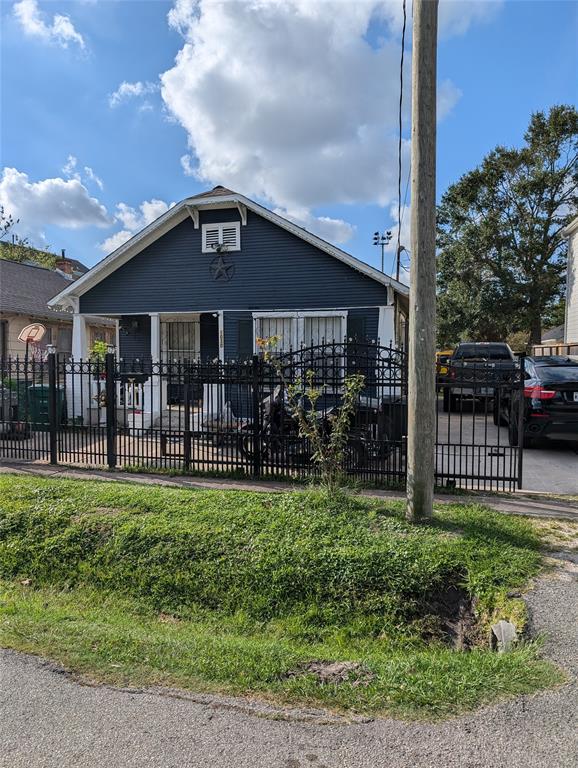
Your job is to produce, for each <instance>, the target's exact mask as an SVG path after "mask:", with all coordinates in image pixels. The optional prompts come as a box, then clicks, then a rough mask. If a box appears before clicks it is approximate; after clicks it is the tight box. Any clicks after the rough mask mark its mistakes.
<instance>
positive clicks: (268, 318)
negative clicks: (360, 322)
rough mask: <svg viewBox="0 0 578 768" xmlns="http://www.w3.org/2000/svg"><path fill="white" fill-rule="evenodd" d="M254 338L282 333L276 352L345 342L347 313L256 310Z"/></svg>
mask: <svg viewBox="0 0 578 768" xmlns="http://www.w3.org/2000/svg"><path fill="white" fill-rule="evenodd" d="M253 317H254V318H255V338H259V337H260V338H263V339H266V338H269V337H270V336H279V337H280V341H279V344H278V345H277V347H276V350H275V351H276V352H277V353H278V354H279V353H281V354H282V353H284V352H288V351H289V350H290V349H299V348H300V347H302V346H303V347H310V346H316V345H318V344H323V343H327V344H331V342H333V341H335V342H337V343H342V342H343V339H344V338H345V333H346V324H347V313H345V312H340V313H338V314H337V313H334V312H289V313H281V312H272V313H268V314H266V313H263V314H260V313H258V314H257V313H256V314H254V315H253Z"/></svg>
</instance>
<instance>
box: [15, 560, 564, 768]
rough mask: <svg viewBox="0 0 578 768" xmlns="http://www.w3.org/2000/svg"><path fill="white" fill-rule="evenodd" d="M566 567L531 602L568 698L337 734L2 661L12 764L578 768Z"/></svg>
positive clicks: (290, 713) (201, 699) (260, 713)
mask: <svg viewBox="0 0 578 768" xmlns="http://www.w3.org/2000/svg"><path fill="white" fill-rule="evenodd" d="M562 557H567V558H568V560H567V562H565V563H563V564H561V565H560V567H558V568H557V569H556V571H555V573H553V574H551V575H549V576H547V577H545V578H543V579H541V580H540V582H539V583H538V585H537V586H536V588H535V589H534V590H533V591H532V592H531V593H530V594H529V596H528V602H529V605H530V610H531V614H532V617H533V625H534V630H535V631H537V632H544V633H546V636H547V638H548V642H547V653H548V655H549V656H550V657H551V658H552V659H553V660H554V661H556V662H557V663H558V664H560V665H561V666H563V667H564V668H565V669H566V671H567V673H568V677H569V682H568V683H567V684H566V685H564V686H563V687H561V688H559V689H557V690H553V691H546V692H543V693H539V694H536V695H534V696H527V697H523V698H519V699H517V700H514V701H510V702H505V703H502V704H498V705H496V706H492V707H488V708H486V709H484V710H481V711H478V712H477V713H476V714H472V715H468V716H466V717H460V718H456V719H453V720H451V721H448V722H445V723H442V724H439V725H430V724H415V723H404V722H400V721H397V720H375V721H372V722H358V723H353V724H351V723H345V722H341V721H339V720H334V721H333V722H330V723H329V724H328V723H327V722H325V723H323V722H322V721H323V719H324V718H323V716H322V715H321V713H315V712H311V711H300V710H273V709H271V708H267V707H265V706H263V707H261V706H260V705H252V704H250V703H247V702H245V701H244V700H233V699H220V698H216V697H209V696H197V697H195V696H188V694H184V698H181V697H180V694H179V693H178V692H174V694H173V695H166V694H157V693H151V692H145V693H138V692H126V691H119V690H113V689H110V688H107V687H101V686H99V687H90V686H87V685H81V684H79V683H77V682H75V681H74V680H72V679H70V678H69V677H68V676H67V675H66V674H63V673H62V671H58V670H55V669H54V668H53V667H52V666H51V665H49V664H46V663H44V662H42V661H40V660H37V659H35V658H33V657H27V656H23V655H20V654H16V653H13V652H10V651H0V766H2V768H20V767H21V766H22V767H23V768H41V767H42V768H101V766H102V767H103V768H104V766H106V767H107V768H132V766H138V767H139V768H188V767H190V768H199V767H200V766H203V767H206V768H209V766H210V768H370V767H371V768H401V766H404V767H406V766H407V768H409V767H410V766H411V768H430V767H432V768H433V767H434V766H435V768H457V767H458V766H459V768H490V767H491V768H503V767H505V766H508V768H517V767H518V766H520V768H538V767H540V768H553V767H554V766H555V768H566V767H567V768H576V766H577V765H578V681H577V676H578V558H576V556H562ZM573 561H574V562H573ZM252 708H253V711H251V709H252Z"/></svg>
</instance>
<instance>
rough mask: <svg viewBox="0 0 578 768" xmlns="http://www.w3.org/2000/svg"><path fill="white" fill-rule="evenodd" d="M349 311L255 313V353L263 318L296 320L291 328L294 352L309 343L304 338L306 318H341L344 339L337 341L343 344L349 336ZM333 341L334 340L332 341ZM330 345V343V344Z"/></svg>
mask: <svg viewBox="0 0 578 768" xmlns="http://www.w3.org/2000/svg"><path fill="white" fill-rule="evenodd" d="M347 314H348V313H347V310H331V309H324V310H302V311H297V312H282V311H281V312H273V311H271V312H253V352H257V351H258V350H257V321H258V320H260V319H261V318H268V319H274V318H283V319H286V318H291V319H292V320H296V322H294V323H292V328H291V346H292V348H293V349H294V350H297V349H299V347H300V346H301V342H303V343H304V344H306V343H307V340H306V339H304V338H303V333H304V329H305V318H306V317H339V318H341V323H342V328H341V330H342V334H341V336H342V338H341V339H335V341H336V342H337V343H342V342H343V339H345V338H346V336H347ZM331 341H333V339H332V340H331ZM328 343H330V342H328Z"/></svg>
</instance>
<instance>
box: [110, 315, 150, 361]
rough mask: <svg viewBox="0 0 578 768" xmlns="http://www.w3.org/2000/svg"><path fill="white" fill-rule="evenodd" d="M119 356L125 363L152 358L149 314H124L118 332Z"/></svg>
mask: <svg viewBox="0 0 578 768" xmlns="http://www.w3.org/2000/svg"><path fill="white" fill-rule="evenodd" d="M118 339H119V344H120V350H119V353H120V354H119V356H120V357H121V358H122V360H123V363H124V364H125V365H130V364H131V363H134V362H135V361H136V360H138V361H139V362H140V363H144V362H150V360H151V319H150V317H149V316H148V315H123V316H122V317H121V318H120V329H119V334H118Z"/></svg>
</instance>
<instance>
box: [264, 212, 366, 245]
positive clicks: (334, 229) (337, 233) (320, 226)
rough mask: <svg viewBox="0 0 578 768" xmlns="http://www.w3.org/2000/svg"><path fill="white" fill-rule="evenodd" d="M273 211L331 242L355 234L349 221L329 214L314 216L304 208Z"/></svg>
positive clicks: (344, 241)
mask: <svg viewBox="0 0 578 768" xmlns="http://www.w3.org/2000/svg"><path fill="white" fill-rule="evenodd" d="M275 213H278V214H279V215H280V216H283V217H284V218H286V219H289V221H292V222H294V223H295V224H298V225H299V226H300V227H303V228H304V229H307V230H309V232H313V234H315V235H318V236H319V237H322V238H323V239H324V240H328V241H329V242H331V243H346V242H347V241H348V240H351V238H352V237H353V235H354V234H355V227H354V226H352V225H351V224H350V223H349V222H347V221H344V220H343V219H332V218H330V217H329V216H314V215H313V214H312V213H311V211H309V210H307V209H306V208H293V209H291V210H287V209H285V208H277V209H275Z"/></svg>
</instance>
